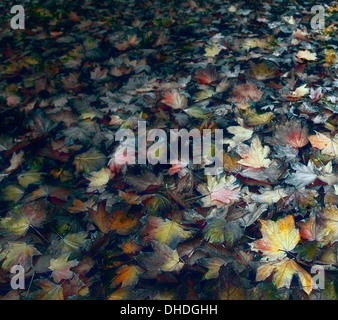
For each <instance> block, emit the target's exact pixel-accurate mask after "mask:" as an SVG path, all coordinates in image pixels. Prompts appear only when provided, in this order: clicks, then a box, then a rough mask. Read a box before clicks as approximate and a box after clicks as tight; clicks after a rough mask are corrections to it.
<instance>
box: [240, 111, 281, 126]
mask: <svg viewBox="0 0 338 320" xmlns="http://www.w3.org/2000/svg"><path fill="white" fill-rule="evenodd" d="M274 116H275V115H274V114H273V113H272V112H265V113H262V114H258V113H256V111H253V110H251V109H248V110H247V112H246V114H245V117H246V122H247V123H248V124H249V125H251V126H259V125H261V124H266V123H269V122H270V121H271V120H272V118H273V117H274Z"/></svg>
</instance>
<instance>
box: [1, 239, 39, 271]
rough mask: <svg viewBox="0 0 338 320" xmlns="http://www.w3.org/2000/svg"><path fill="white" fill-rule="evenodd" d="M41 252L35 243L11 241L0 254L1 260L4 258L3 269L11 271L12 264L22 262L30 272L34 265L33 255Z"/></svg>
mask: <svg viewBox="0 0 338 320" xmlns="http://www.w3.org/2000/svg"><path fill="white" fill-rule="evenodd" d="M40 254H41V253H40V252H39V251H38V250H37V249H36V248H35V247H34V246H33V245H30V244H26V243H25V242H21V241H17V242H9V243H8V244H6V245H4V247H3V250H2V251H1V254H0V260H4V261H3V263H2V269H3V270H5V271H9V270H10V269H11V267H12V266H14V265H17V264H20V265H21V266H22V267H23V268H24V269H25V270H26V272H28V270H30V268H31V267H32V259H33V256H36V255H40Z"/></svg>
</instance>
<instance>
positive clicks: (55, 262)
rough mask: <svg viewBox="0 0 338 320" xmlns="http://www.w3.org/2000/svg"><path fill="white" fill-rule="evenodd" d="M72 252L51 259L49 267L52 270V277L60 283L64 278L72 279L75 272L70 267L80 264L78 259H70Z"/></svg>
mask: <svg viewBox="0 0 338 320" xmlns="http://www.w3.org/2000/svg"><path fill="white" fill-rule="evenodd" d="M69 256H70V252H68V253H64V254H62V255H61V256H60V257H58V258H57V259H54V258H52V259H51V260H50V265H49V269H50V270H52V271H53V272H52V277H53V280H54V282H56V283H59V282H60V281H61V280H64V279H71V278H72V277H73V272H72V271H70V268H72V267H75V266H77V265H78V262H77V261H76V260H71V261H68V258H69Z"/></svg>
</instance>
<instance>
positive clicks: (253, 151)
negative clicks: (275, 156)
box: [237, 137, 271, 168]
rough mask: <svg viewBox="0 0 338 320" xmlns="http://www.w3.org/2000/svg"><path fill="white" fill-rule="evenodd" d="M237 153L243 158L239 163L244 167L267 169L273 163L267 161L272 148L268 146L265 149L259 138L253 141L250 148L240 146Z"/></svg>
mask: <svg viewBox="0 0 338 320" xmlns="http://www.w3.org/2000/svg"><path fill="white" fill-rule="evenodd" d="M237 152H238V154H239V155H240V156H241V158H242V160H240V161H238V163H240V164H242V165H244V166H248V167H251V168H267V167H269V165H270V163H271V160H270V159H266V157H267V156H268V154H269V153H270V148H269V147H268V146H265V147H264V148H263V146H262V143H261V141H260V140H259V138H258V137H255V138H254V139H253V140H252V142H251V145H250V147H249V146H247V145H240V147H239V148H238V151H237Z"/></svg>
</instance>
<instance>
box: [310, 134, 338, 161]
mask: <svg viewBox="0 0 338 320" xmlns="http://www.w3.org/2000/svg"><path fill="white" fill-rule="evenodd" d="M309 140H310V142H311V145H312V147H315V148H317V149H320V150H322V151H323V153H325V154H327V155H329V156H332V157H336V158H337V157H338V135H336V136H335V137H334V138H332V139H331V138H330V136H329V134H323V133H320V132H316V134H315V135H312V136H309Z"/></svg>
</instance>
